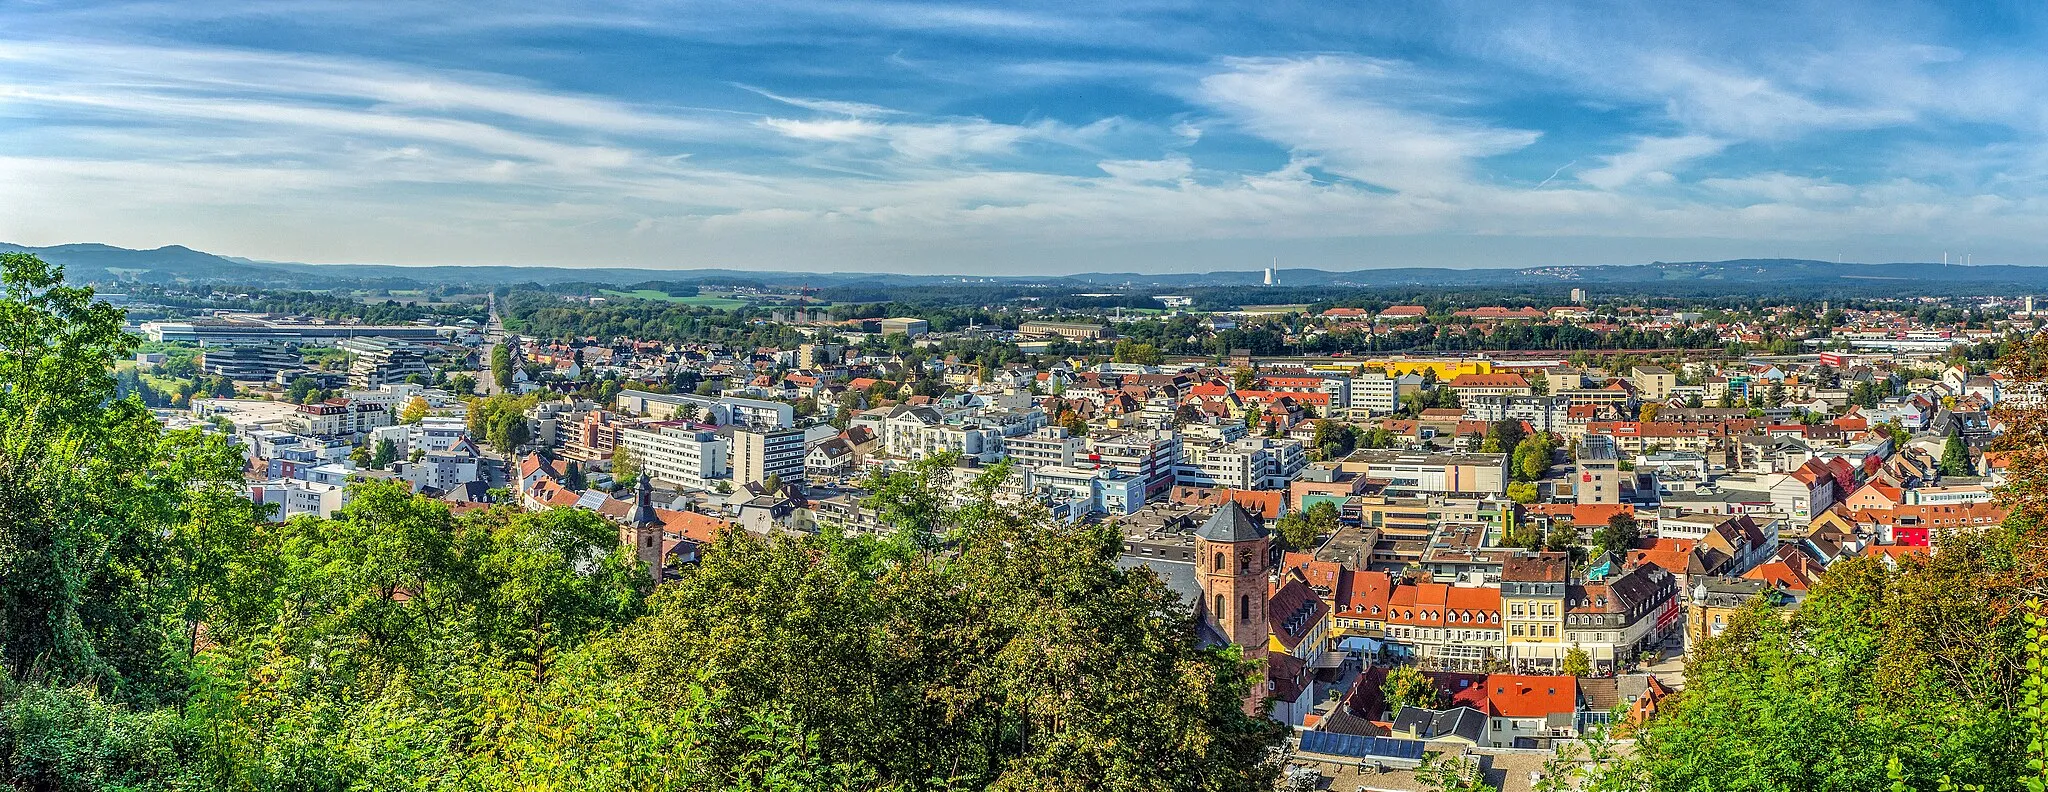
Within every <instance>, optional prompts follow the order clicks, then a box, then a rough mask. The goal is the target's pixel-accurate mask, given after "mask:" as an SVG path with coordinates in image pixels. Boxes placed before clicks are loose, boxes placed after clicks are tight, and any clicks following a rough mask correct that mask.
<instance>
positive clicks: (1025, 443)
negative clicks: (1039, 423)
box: [1003, 426, 1088, 467]
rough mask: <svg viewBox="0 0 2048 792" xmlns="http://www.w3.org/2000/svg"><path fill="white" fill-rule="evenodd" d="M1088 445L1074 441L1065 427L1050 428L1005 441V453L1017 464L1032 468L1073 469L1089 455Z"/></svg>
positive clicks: (1083, 441)
mask: <svg viewBox="0 0 2048 792" xmlns="http://www.w3.org/2000/svg"><path fill="white" fill-rule="evenodd" d="M1087 450H1088V441H1086V440H1083V439H1082V438H1079V437H1075V436H1074V435H1073V434H1071V433H1069V432H1068V431H1067V428H1066V427H1064V426H1048V427H1045V428H1043V429H1039V430H1038V431H1036V432H1032V433H1031V434H1028V435H1023V436H1020V437H1011V438H1006V439H1004V440H1003V453H1004V454H1005V455H1006V456H1008V457H1009V458H1011V459H1014V460H1017V463H1018V464H1021V465H1030V466H1032V467H1048V466H1050V467H1071V466H1073V464H1074V459H1075V457H1077V456H1079V455H1081V454H1084V453H1086V452H1087Z"/></svg>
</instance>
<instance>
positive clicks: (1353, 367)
mask: <svg viewBox="0 0 2048 792" xmlns="http://www.w3.org/2000/svg"><path fill="white" fill-rule="evenodd" d="M1309 368H1311V369H1314V370H1316V371H1332V372H1349V373H1352V374H1356V373H1358V372H1360V371H1364V370H1366V369H1379V370H1382V371H1385V372H1387V376H1389V377H1400V376H1404V375H1408V374H1420V373H1422V372H1424V371H1435V372H1436V378H1437V379H1438V380H1439V381H1442V382H1450V381H1451V380H1454V379H1457V377H1458V375H1460V374H1492V373H1493V361H1490V360H1360V361H1357V362H1353V363H1321V364H1317V365H1314V366H1310V367H1309Z"/></svg>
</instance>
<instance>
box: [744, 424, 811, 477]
mask: <svg viewBox="0 0 2048 792" xmlns="http://www.w3.org/2000/svg"><path fill="white" fill-rule="evenodd" d="M731 442H732V478H733V483H734V484H752V483H755V482H758V481H767V480H768V477H770V476H773V477H775V479H776V480H777V481H780V482H782V483H784V484H797V485H802V484H803V483H804V430H802V429H798V428H795V427H789V428H782V429H733V430H732V441H731Z"/></svg>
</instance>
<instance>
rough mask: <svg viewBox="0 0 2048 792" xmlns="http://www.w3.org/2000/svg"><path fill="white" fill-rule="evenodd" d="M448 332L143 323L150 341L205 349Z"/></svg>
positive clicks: (261, 322) (265, 323)
mask: <svg viewBox="0 0 2048 792" xmlns="http://www.w3.org/2000/svg"><path fill="white" fill-rule="evenodd" d="M450 332H451V330H450V329H449V328H442V327H423V326H419V325H349V324H300V323H291V322H273V321H270V320H267V319H254V318H250V319H235V320H227V321H222V320H194V321H175V322H144V323H142V334H143V335H144V336H146V337H148V338H149V340H151V341H156V342H159V343H161V342H165V341H182V342H185V343H191V344H206V345H208V346H213V345H221V346H236V345H245V344H280V343H301V344H332V343H335V342H337V341H341V340H343V339H348V338H388V339H393V340H401V341H438V340H440V339H441V338H442V337H443V336H444V335H447V334H448V333H450Z"/></svg>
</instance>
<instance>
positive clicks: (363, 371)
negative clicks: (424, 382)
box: [336, 338, 433, 388]
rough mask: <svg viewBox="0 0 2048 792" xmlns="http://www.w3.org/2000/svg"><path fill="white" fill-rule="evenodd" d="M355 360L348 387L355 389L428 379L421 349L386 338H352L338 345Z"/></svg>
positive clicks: (349, 371)
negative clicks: (425, 377) (409, 379)
mask: <svg viewBox="0 0 2048 792" xmlns="http://www.w3.org/2000/svg"><path fill="white" fill-rule="evenodd" d="M336 346H339V347H341V348H342V349H345V350H348V351H349V352H350V353H351V354H352V355H354V359H353V360H351V361H349V364H348V384H349V387H353V388H381V387H384V386H385V385H390V384H395V383H402V382H405V378H406V377H410V376H412V375H415V374H418V375H420V376H427V375H429V374H431V373H433V372H432V370H431V369H429V368H427V361H426V357H425V356H424V355H423V354H422V351H421V350H420V348H419V347H416V346H413V345H412V344H409V343H406V342H404V341H394V340H391V339H386V338H351V339H346V340H343V341H341V342H339V343H337V344H336Z"/></svg>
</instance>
